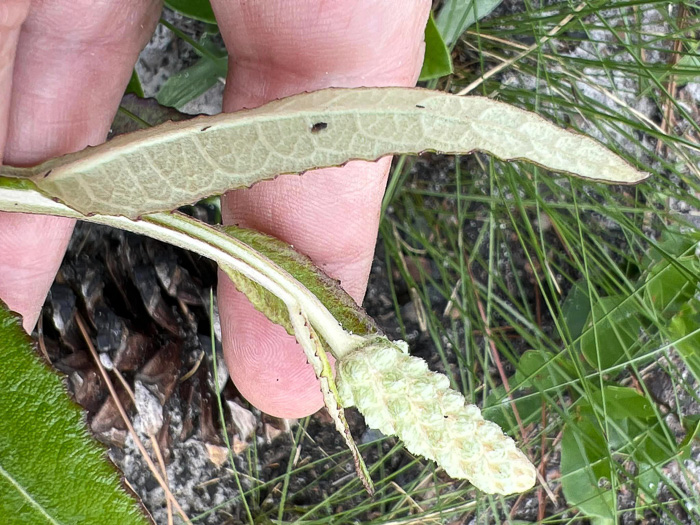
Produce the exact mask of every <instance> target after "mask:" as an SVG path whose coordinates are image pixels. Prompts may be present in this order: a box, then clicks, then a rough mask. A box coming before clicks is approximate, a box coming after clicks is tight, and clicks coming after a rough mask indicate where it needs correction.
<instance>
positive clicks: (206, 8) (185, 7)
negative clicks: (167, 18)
mask: <svg viewBox="0 0 700 525" xmlns="http://www.w3.org/2000/svg"><path fill="white" fill-rule="evenodd" d="M165 5H167V6H168V7H169V8H170V9H173V10H174V11H177V12H179V13H182V14H183V15H186V16H188V17H190V18H194V19H195V20H201V21H202V22H207V23H208V24H216V17H215V16H214V10H213V9H212V8H211V3H210V2H209V0H165Z"/></svg>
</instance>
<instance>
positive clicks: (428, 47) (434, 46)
mask: <svg viewBox="0 0 700 525" xmlns="http://www.w3.org/2000/svg"><path fill="white" fill-rule="evenodd" d="M451 73H452V57H451V56H450V50H449V49H447V46H446V45H445V42H443V40H442V36H440V31H438V28H437V27H436V26H435V19H434V18H433V14H432V13H430V18H428V24H427V25H426V26H425V57H424V58H423V68H422V69H421V70H420V77H419V78H418V80H430V79H433V78H440V77H444V76H445V75H449V74H451Z"/></svg>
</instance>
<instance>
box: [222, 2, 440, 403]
mask: <svg viewBox="0 0 700 525" xmlns="http://www.w3.org/2000/svg"><path fill="white" fill-rule="evenodd" d="M213 5H214V9H215V12H216V15H217V19H218V21H219V26H220V28H221V30H222V34H223V36H224V40H225V41H226V44H227V47H228V49H229V52H230V57H231V58H230V60H229V66H230V67H229V76H228V79H227V85H226V93H225V97H224V110H225V111H233V110H236V109H239V108H242V107H254V106H257V105H260V104H262V103H264V102H266V101H268V100H271V99H275V98H280V97H284V96H287V95H291V94H294V93H299V92H302V91H310V90H315V89H320V88H324V87H329V86H336V87H356V86H380V85H413V84H414V83H415V81H416V79H417V76H418V73H419V70H420V65H421V62H422V58H423V31H424V28H425V23H426V20H427V16H428V12H429V9H430V2H427V1H414V2H403V1H400V0H395V1H389V0H386V1H383V2H376V1H374V0H362V1H355V2H347V1H345V2H322V1H320V0H305V1H298V2H294V3H291V4H290V3H289V2H282V1H275V2H272V1H269V2H243V1H236V2H225V1H223V0H221V1H215V2H213ZM388 168H389V160H388V159H384V160H382V161H380V162H378V163H364V162H353V163H350V164H348V165H347V166H346V167H344V168H333V169H326V170H317V171H315V172H311V173H307V174H305V175H304V176H303V177H297V176H285V177H280V178H278V179H277V180H275V181H273V182H269V183H261V184H259V185H257V186H255V187H254V188H252V189H250V190H245V191H239V192H233V193H231V194H229V195H227V196H226V198H225V199H224V201H223V209H222V212H223V215H224V221H226V222H228V223H236V224H240V225H244V226H248V227H252V228H255V229H258V230H261V231H264V232H267V233H271V234H274V235H275V236H277V237H279V238H281V239H283V240H285V241H287V242H288V243H290V244H293V245H294V247H295V248H297V249H299V250H300V251H302V252H304V253H306V254H307V255H309V256H310V257H311V258H312V259H313V260H314V261H315V262H316V264H318V265H319V266H320V267H321V268H323V269H324V270H325V271H326V272H327V273H328V274H329V275H331V276H333V277H335V278H337V279H340V281H341V284H342V286H343V287H344V288H345V289H346V290H348V291H349V292H350V294H351V295H352V296H353V297H354V298H355V299H356V300H357V301H358V302H359V301H361V299H362V296H363V295H364V291H365V288H366V285H367V277H368V274H369V268H370V264H371V261H372V253H373V250H374V244H375V242H376V234H377V225H378V220H379V208H380V203H381V198H382V194H383V190H384V186H385V184H386V175H387V171H388ZM219 297H220V304H221V316H222V329H223V333H224V339H225V345H224V347H225V355H226V358H227V363H228V365H229V371H230V372H231V376H232V378H233V380H234V382H235V383H236V386H237V387H238V389H239V390H240V391H241V393H242V394H243V395H244V396H245V397H246V398H247V399H248V400H249V401H250V402H251V403H253V404H254V405H256V406H257V407H258V408H260V409H261V410H264V411H265V412H268V413H270V414H273V415H277V416H284V417H300V416H303V415H307V414H309V413H312V412H314V411H316V410H317V409H318V408H320V407H321V405H322V398H321V395H320V391H319V387H318V381H317V380H316V379H315V377H314V373H313V371H312V369H311V367H310V365H308V364H307V362H306V358H305V357H304V354H303V352H302V350H301V348H300V347H299V346H298V345H297V344H296V343H295V342H294V340H293V338H291V337H289V336H288V335H286V334H285V333H284V331H283V330H282V329H281V328H279V327H277V326H273V325H271V324H270V323H269V322H268V321H267V320H266V319H265V318H264V317H263V316H262V315H261V314H259V313H258V312H256V311H255V310H254V309H253V307H252V306H251V305H250V303H248V302H247V301H246V300H245V298H243V297H242V296H241V295H240V294H239V293H238V292H237V291H236V290H235V289H234V288H233V286H232V285H231V283H230V281H229V280H228V279H227V278H225V277H222V278H221V280H220V285H219Z"/></svg>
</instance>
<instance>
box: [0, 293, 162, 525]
mask: <svg viewBox="0 0 700 525" xmlns="http://www.w3.org/2000/svg"><path fill="white" fill-rule="evenodd" d="M0 360H1V361H2V366H0V414H2V417H0V516H1V517H2V518H0V521H2V523H3V524H6V525H11V524H32V525H37V524H43V523H49V524H69V523H83V524H101V523H119V524H123V525H137V524H138V525H145V524H146V523H150V521H148V520H147V519H146V518H145V517H144V516H143V515H142V514H141V512H140V511H139V506H138V505H137V503H136V502H135V501H134V500H133V499H132V498H131V497H130V496H129V495H128V494H127V493H126V492H125V491H124V490H123V489H122V487H121V485H120V480H119V476H118V475H117V472H116V469H115V468H114V466H113V465H111V464H110V463H109V462H108V460H107V459H106V452H105V450H104V448H103V447H101V446H100V445H99V444H98V443H97V442H96V441H94V440H93V439H92V438H91V437H90V435H89V433H88V431H87V428H86V426H85V421H84V418H85V416H84V414H83V413H82V411H81V410H80V408H79V407H78V406H77V405H75V404H74V403H73V402H72V401H71V400H70V399H69V397H68V394H67V392H66V390H65V387H64V385H63V383H62V381H61V379H60V377H59V376H58V375H57V374H56V373H55V372H54V371H52V370H50V369H49V368H48V367H47V366H46V365H45V364H44V363H42V362H40V360H39V358H38V356H37V355H36V353H35V351H34V349H33V348H32V345H31V341H30V339H29V336H27V334H26V333H25V332H24V330H23V329H22V324H21V322H20V320H19V317H18V316H16V315H15V314H13V313H12V312H10V311H9V310H8V309H7V308H6V306H5V305H4V304H3V303H2V302H0Z"/></svg>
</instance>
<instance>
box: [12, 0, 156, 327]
mask: <svg viewBox="0 0 700 525" xmlns="http://www.w3.org/2000/svg"><path fill="white" fill-rule="evenodd" d="M159 13H160V0H140V1H138V2H134V1H130V0H107V1H102V2H94V1H92V0H80V1H76V0H62V1H56V0H51V1H50V0H35V1H34V2H32V4H31V7H30V11H29V15H28V16H27V19H26V21H25V23H24V25H23V26H22V29H21V32H20V35H19V44H18V46H17V52H16V59H15V68H14V72H13V76H12V104H11V108H10V111H9V127H8V131H7V138H6V143H5V150H4V152H5V154H4V162H5V163H7V164H13V165H31V164H36V163H38V162H40V161H42V160H44V159H46V158H48V157H53V156H56V155H60V154H63V153H68V152H71V151H76V150H80V149H82V148H84V147H85V146H87V145H92V144H98V143H100V142H103V141H104V139H105V137H106V136H107V132H108V131H109V126H110V124H111V122H112V118H113V117H114V114H115V112H116V110H117V107H118V106H119V101H120V100H121V97H122V94H123V93H124V88H125V87H126V84H127V83H128V81H129V77H130V75H131V71H132V68H133V66H134V63H135V62H136V59H137V57H138V53H139V51H140V50H141V48H142V47H143V46H144V45H145V44H146V42H147V41H148V38H149V36H150V34H151V33H152V31H153V28H154V27H155V24H156V22H157V20H158V14H159ZM73 223H74V222H73V221H71V220H68V219H63V218H56V217H40V216H30V215H22V214H10V213H1V214H0V247H1V249H0V297H1V298H2V299H3V300H4V301H5V302H7V304H8V305H9V306H10V308H12V309H13V310H15V311H18V312H19V313H21V314H22V315H23V316H24V327H25V329H27V330H28V331H29V330H31V329H32V328H33V326H34V324H35V323H36V320H37V318H38V315H39V311H40V309H41V305H42V303H43V301H44V297H45V296H46V293H47V291H48V289H49V287H50V286H51V282H52V281H53V278H54V276H55V274H56V270H57V269H58V266H59V264H60V262H61V258H62V257H63V252H64V251H65V248H66V245H67V243H68V240H69V238H70V234H71V231H72V229H73Z"/></svg>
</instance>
